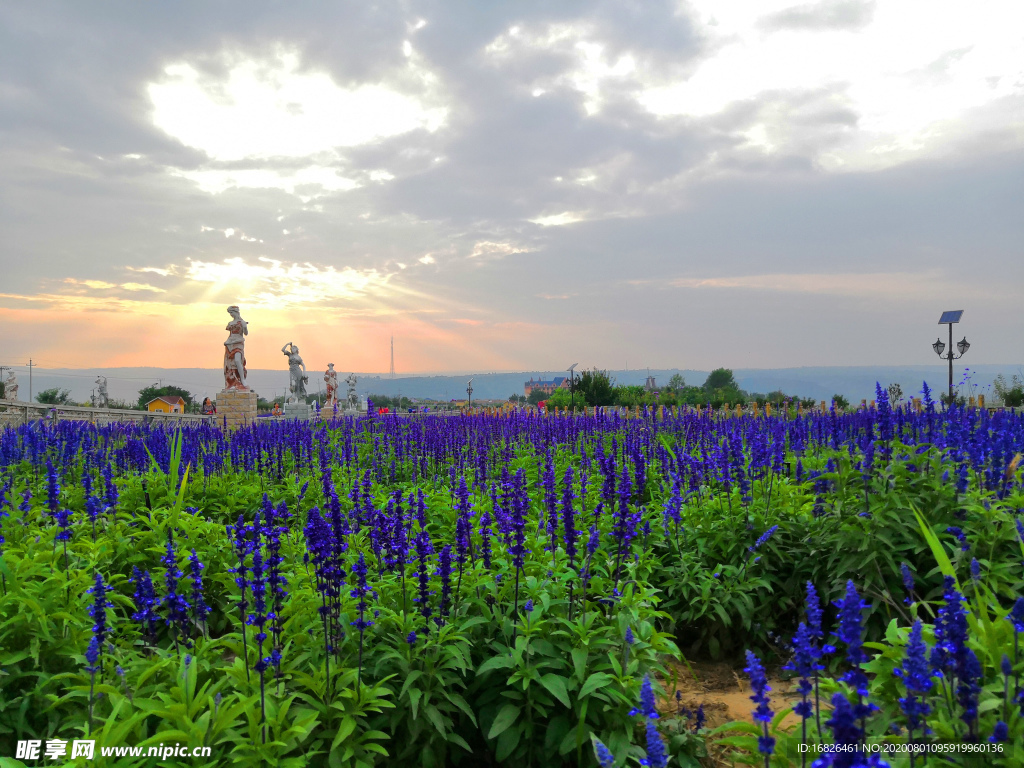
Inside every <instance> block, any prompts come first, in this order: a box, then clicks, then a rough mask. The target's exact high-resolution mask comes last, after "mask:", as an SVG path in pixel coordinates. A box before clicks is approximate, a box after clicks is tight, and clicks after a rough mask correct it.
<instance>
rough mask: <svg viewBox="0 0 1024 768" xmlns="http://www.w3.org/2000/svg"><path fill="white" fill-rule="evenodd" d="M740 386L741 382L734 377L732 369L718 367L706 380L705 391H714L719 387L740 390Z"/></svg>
mask: <svg viewBox="0 0 1024 768" xmlns="http://www.w3.org/2000/svg"><path fill="white" fill-rule="evenodd" d="M739 388H740V387H739V384H737V383H736V379H734V378H733V375H732V371H731V370H729V369H728V368H716V369H715V370H713V371H712V372H711V373H709V374H708V377H707V379H706V380H705V381H704V391H705V392H714V391H716V390H719V389H721V390H735V391H739Z"/></svg>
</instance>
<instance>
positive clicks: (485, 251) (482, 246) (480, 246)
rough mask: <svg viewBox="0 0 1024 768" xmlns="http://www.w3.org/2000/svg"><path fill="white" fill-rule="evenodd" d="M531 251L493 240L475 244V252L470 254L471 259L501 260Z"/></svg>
mask: <svg viewBox="0 0 1024 768" xmlns="http://www.w3.org/2000/svg"><path fill="white" fill-rule="evenodd" d="M530 250H531V249H530V248H525V247H523V246H517V245H513V244H512V243H501V242H493V241H491V240H480V241H478V242H476V243H474V244H473V250H472V251H471V252H470V254H469V258H471V259H479V258H487V259H501V258H504V257H505V256H512V255H513V254H516V253H527V252H529V251H530Z"/></svg>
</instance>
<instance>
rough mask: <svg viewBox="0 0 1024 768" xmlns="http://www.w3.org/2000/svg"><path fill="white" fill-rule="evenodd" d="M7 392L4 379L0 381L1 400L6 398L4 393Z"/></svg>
mask: <svg viewBox="0 0 1024 768" xmlns="http://www.w3.org/2000/svg"><path fill="white" fill-rule="evenodd" d="M5 394H7V393H6V390H5V389H4V383H3V382H2V381H0V400H3V399H4V395H5Z"/></svg>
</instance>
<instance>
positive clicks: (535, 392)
mask: <svg viewBox="0 0 1024 768" xmlns="http://www.w3.org/2000/svg"><path fill="white" fill-rule="evenodd" d="M547 397H548V395H547V392H545V391H544V390H542V389H531V390H530V396H529V397H528V398H526V402H528V403H529V404H530V405H537V403H539V402H540V401H541V400H546V399H547Z"/></svg>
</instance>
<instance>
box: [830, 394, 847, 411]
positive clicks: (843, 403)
mask: <svg viewBox="0 0 1024 768" xmlns="http://www.w3.org/2000/svg"><path fill="white" fill-rule="evenodd" d="M832 405H834V406H835V409H836V410H837V411H845V410H846V409H847V408H849V407H850V401H849V400H847V399H846V398H845V397H843V396H842V395H832Z"/></svg>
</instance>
